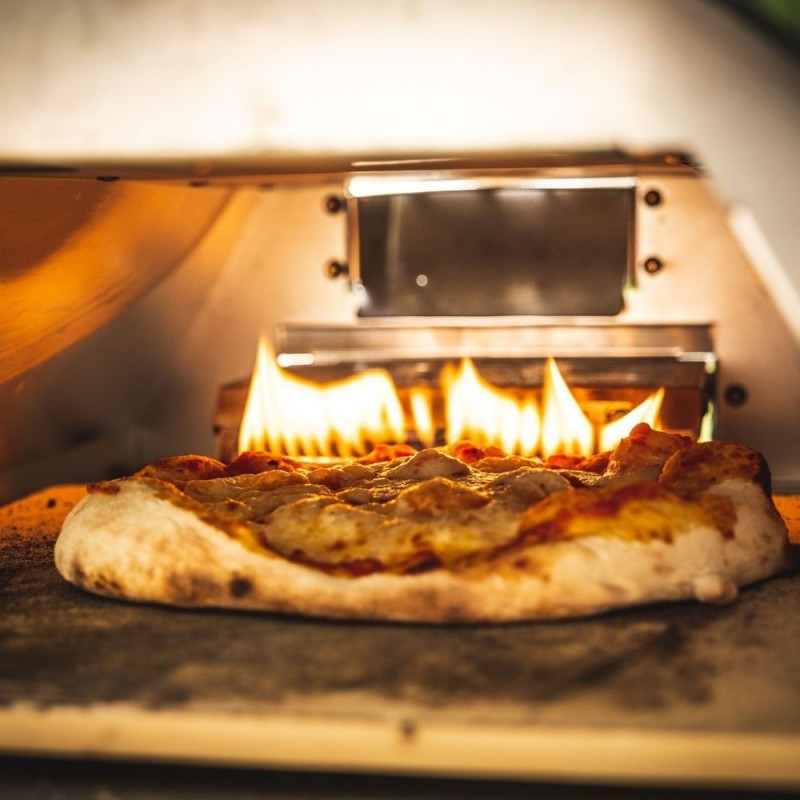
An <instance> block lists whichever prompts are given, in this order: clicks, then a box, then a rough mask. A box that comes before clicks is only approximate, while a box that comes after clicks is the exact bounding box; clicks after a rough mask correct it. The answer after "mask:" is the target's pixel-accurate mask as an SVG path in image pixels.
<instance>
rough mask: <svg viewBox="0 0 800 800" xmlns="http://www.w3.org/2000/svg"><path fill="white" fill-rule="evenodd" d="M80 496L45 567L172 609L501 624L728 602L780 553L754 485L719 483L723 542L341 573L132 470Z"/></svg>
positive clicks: (600, 546)
mask: <svg viewBox="0 0 800 800" xmlns="http://www.w3.org/2000/svg"><path fill="white" fill-rule="evenodd" d="M117 488H118V491H116V492H114V493H95V494H90V495H89V496H88V497H86V498H84V499H83V500H82V501H81V502H80V503H79V504H78V505H77V506H76V507H75V508H74V509H73V510H72V512H70V514H69V515H68V517H67V518H66V520H65V522H64V525H63V528H62V531H61V534H60V535H59V538H58V540H57V542H56V547H55V563H56V567H57V569H58V571H59V572H60V573H61V575H62V576H63V577H64V578H65V579H66V580H68V581H70V582H71V583H73V584H75V585H77V586H79V587H81V588H83V589H87V590H89V591H91V592H94V593H96V594H100V595H105V596H109V597H116V598H122V599H127V600H134V601H140V602H152V603H161V604H169V605H176V606H183V607H217V608H234V609H241V610H253V611H275V612H282V613H298V614H304V615H313V616H321V617H330V618H346V619H364V620H392V621H413V622H430V623H446V622H511V621H519V620H535V619H553V618H563V617H575V616H588V615H593V614H598V613H602V612H605V611H608V610H611V609H615V608H621V607H625V606H631V605H638V604H643V603H652V602H659V601H666V600H670V601H673V600H683V599H692V598H694V599H697V600H701V601H706V602H726V601H730V600H732V599H734V598H735V597H736V594H737V587H739V586H742V585H745V584H748V583H752V582H754V581H758V580H761V579H763V578H766V577H769V576H770V575H773V574H775V573H777V572H780V571H781V570H783V569H785V568H786V567H787V566H788V563H789V555H788V551H789V548H788V543H787V542H788V540H787V534H786V528H785V525H784V523H783V520H782V519H781V518H780V516H779V515H778V513H777V512H776V510H775V508H774V506H773V504H772V503H771V501H770V499H769V498H768V497H766V496H765V495H764V493H763V491H762V490H761V489H760V487H758V486H756V485H754V484H749V483H745V482H742V481H728V482H726V483H724V484H721V485H720V486H718V487H715V489H714V491H717V492H720V493H722V494H726V495H728V496H729V497H731V498H732V499H733V501H734V503H735V505H736V510H737V525H736V529H735V535H734V537H733V538H732V539H725V538H724V537H723V536H722V535H721V534H720V533H719V532H718V531H716V530H713V529H711V528H697V529H695V530H692V531H687V532H684V533H681V534H680V535H677V536H676V537H675V539H674V541H673V542H671V543H666V542H662V541H651V542H647V543H642V542H636V541H626V540H624V539H622V538H619V537H615V536H613V535H611V536H587V537H583V538H580V539H572V540H567V541H559V542H553V543H548V544H544V545H542V544H539V545H535V546H532V547H529V548H526V549H524V550H515V551H514V553H513V555H509V556H508V558H505V559H499V560H497V561H493V562H492V564H491V565H490V568H485V567H484V568H480V567H478V568H475V569H472V570H468V571H464V572H448V571H445V570H433V571H430V572H425V573H420V574H415V575H393V574H386V573H376V574H372V575H369V576H365V577H360V578H339V577H334V576H331V575H327V574H325V573H323V572H320V571H317V570H314V569H312V568H308V567H305V566H302V565H299V564H295V563H293V562H290V561H287V560H285V559H282V558H280V557H278V556H272V555H270V554H269V553H264V554H261V553H257V552H254V551H252V550H249V549H247V548H245V547H244V546H243V545H242V544H240V543H239V542H238V541H236V540H234V539H232V538H230V537H229V536H227V535H226V534H225V533H224V532H223V531H222V530H220V529H218V528H216V527H214V526H213V525H211V524H209V523H207V522H205V521H203V520H201V519H200V518H199V517H197V515H195V514H194V513H192V511H191V510H188V509H185V508H182V507H180V506H178V505H176V504H174V503H171V502H169V500H167V499H165V498H163V497H161V496H159V495H158V493H157V492H155V491H154V490H153V488H152V487H151V486H148V485H147V484H146V483H142V482H137V481H135V480H129V481H125V480H123V481H120V482H118V484H117Z"/></svg>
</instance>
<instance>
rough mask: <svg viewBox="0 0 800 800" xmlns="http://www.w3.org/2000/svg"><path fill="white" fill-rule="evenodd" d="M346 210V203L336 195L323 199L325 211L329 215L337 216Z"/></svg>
mask: <svg viewBox="0 0 800 800" xmlns="http://www.w3.org/2000/svg"><path fill="white" fill-rule="evenodd" d="M346 208H347V202H346V201H345V199H344V197H340V196H339V195H336V194H329V195H328V196H327V197H326V198H325V210H326V211H327V212H328V213H329V214H338V213H339V212H341V211H344V210H345V209H346Z"/></svg>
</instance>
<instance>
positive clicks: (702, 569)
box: [55, 424, 790, 623]
mask: <svg viewBox="0 0 800 800" xmlns="http://www.w3.org/2000/svg"><path fill="white" fill-rule="evenodd" d="M789 555H790V546H789V541H788V536H787V530H786V526H785V524H784V521H783V520H782V518H781V516H780V515H779V514H778V512H777V510H776V508H775V505H774V503H773V500H772V497H771V491H770V478H769V470H768V467H767V464H766V462H765V460H764V458H763V457H762V456H761V454H760V453H758V452H757V451H755V450H753V449H750V448H748V447H745V446H744V445H741V444H737V443H733V442H725V441H713V442H704V443H696V442H694V441H693V440H691V439H690V438H688V437H685V436H681V435H678V434H672V433H666V432H663V431H658V430H654V429H652V428H650V427H649V426H648V425H646V424H640V425H637V426H636V427H635V428H634V429H633V430H632V431H631V433H630V435H629V436H627V437H626V438H624V439H623V440H622V441H621V442H620V443H619V445H618V446H617V447H616V448H615V449H614V450H613V451H611V452H608V453H604V454H601V455H597V456H593V457H591V458H580V457H573V456H557V457H552V458H550V459H547V460H546V461H542V460H540V459H538V458H525V457H521V456H517V455H508V454H506V453H504V452H502V451H501V450H499V449H498V448H494V447H479V446H477V445H475V444H471V443H469V442H459V443H457V444H454V445H450V446H447V447H441V448H427V449H420V450H415V449H414V448H411V447H409V446H407V445H381V446H379V447H377V448H376V449H375V450H374V451H373V452H372V453H370V454H369V455H368V456H366V457H364V458H361V459H356V460H350V461H347V462H344V461H343V462H338V463H326V464H321V463H310V462H302V461H298V460H295V459H290V458H286V457H281V456H278V455H274V454H271V453H259V452H248V453H243V454H242V455H240V456H238V457H237V458H236V459H235V460H234V461H232V462H231V463H229V464H224V463H222V462H220V461H217V460H215V459H212V458H207V457H203V456H194V455H190V456H179V457H174V458H166V459H163V460H160V461H157V462H155V463H153V464H150V465H148V466H146V467H145V468H143V469H142V470H140V471H138V472H137V473H135V474H133V475H131V476H130V477H126V478H121V479H118V480H113V481H103V482H98V483H94V484H91V485H90V486H89V487H88V494H87V496H86V497H85V498H84V499H83V500H82V501H81V502H80V503H79V504H78V505H77V506H76V507H75V508H74V509H73V510H72V511H71V512H70V514H69V515H68V516H67V518H66V519H65V521H64V524H63V526H62V529H61V532H60V534H59V537H58V540H57V542H56V547H55V560H56V566H57V568H58V570H59V571H60V573H61V575H62V576H63V577H64V578H66V580H68V581H70V582H72V583H73V584H75V585H77V586H79V587H81V588H83V589H86V590H89V591H91V592H95V593H97V594H101V595H106V596H109V597H115V598H122V599H126V600H131V601H140V602H150V603H162V604H169V605H175V606H183V607H220V608H233V609H243V610H261V611H271V612H280V613H289V614H302V615H313V616H320V617H328V618H340V619H341V618H345V619H364V620H395V621H413V622H426V623H451V622H510V621H515V620H536V619H553V618H566V617H575V616H586V615H593V614H599V613H602V612H607V611H610V610H613V609H618V608H622V607H626V606H632V605H639V604H644V603H654V602H662V601H678V600H691V599H694V600H698V601H702V602H710V603H725V602H729V601H731V600H733V599H734V598H735V597H736V595H737V592H738V589H739V587H741V586H743V585H746V584H749V583H752V582H755V581H759V580H761V579H764V578H767V577H768V576H771V575H774V574H776V573H779V572H781V571H782V570H784V569H786V568H787V567H788V565H789Z"/></svg>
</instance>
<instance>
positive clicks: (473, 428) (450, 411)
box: [442, 358, 540, 455]
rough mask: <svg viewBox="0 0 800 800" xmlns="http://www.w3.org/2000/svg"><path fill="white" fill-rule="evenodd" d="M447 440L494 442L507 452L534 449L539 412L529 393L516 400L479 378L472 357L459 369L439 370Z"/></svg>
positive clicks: (537, 440)
mask: <svg viewBox="0 0 800 800" xmlns="http://www.w3.org/2000/svg"><path fill="white" fill-rule="evenodd" d="M442 388H443V390H444V396H445V415H446V421H447V427H446V437H447V441H448V442H457V441H459V440H460V439H469V440H470V441H472V442H475V444H478V445H497V446H498V447H501V448H502V449H503V450H505V451H506V452H508V453H513V452H515V451H517V452H520V453H522V454H524V455H530V454H532V453H534V452H536V447H537V445H538V444H539V429H540V425H539V414H538V409H537V407H536V401H535V400H534V399H533V397H532V396H530V397H526V398H525V399H524V400H523V402H521V403H520V402H519V401H518V400H517V398H516V397H514V395H513V394H512V393H511V392H504V391H502V390H500V389H497V388H495V387H494V386H492V385H491V384H490V383H489V382H488V381H486V380H485V379H484V378H482V377H481V376H480V375H479V374H478V371H477V370H476V369H475V365H474V364H473V363H472V359H470V358H465V359H463V360H462V362H461V365H460V366H459V367H458V368H455V367H453V366H452V365H450V364H448V365H447V366H445V368H444V370H443V371H442Z"/></svg>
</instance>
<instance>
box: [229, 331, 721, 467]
mask: <svg viewBox="0 0 800 800" xmlns="http://www.w3.org/2000/svg"><path fill="white" fill-rule="evenodd" d="M456 333H458V336H459V338H462V339H464V338H466V339H469V338H471V337H474V334H475V331H474V329H464V330H460V331H458V332H456V330H455V329H452V328H450V329H447V328H445V329H443V328H436V327H418V328H412V329H407V330H403V329H399V328H393V327H389V328H380V327H372V328H361V329H359V328H353V329H335V328H331V329H328V330H308V329H302V328H284V329H282V331H281V332H280V336H281V339H282V343H283V349H281V351H280V352H278V354H277V355H276V354H275V353H274V351H273V348H272V346H271V345H270V344H269V343H268V341H267V337H265V336H262V337H261V338H260V340H259V344H258V349H257V356H256V360H255V365H254V368H253V371H252V374H251V375H250V376H249V378H248V377H246V378H243V379H241V380H238V381H235V382H232V383H230V384H226V385H225V386H223V387H221V389H220V391H219V396H218V401H217V410H216V416H215V432H216V436H217V450H218V455H219V457H220V458H221V459H222V460H223V461H231V460H232V459H233V458H235V457H236V455H237V454H238V453H240V452H244V451H248V450H266V451H269V452H273V453H276V454H278V455H286V456H290V457H295V458H303V459H311V460H320V461H324V460H331V459H333V460H335V459H342V458H358V457H362V456H365V455H367V454H368V453H369V452H370V451H371V450H372V449H374V448H375V447H377V446H378V445H382V444H408V445H410V446H411V447H414V448H416V449H419V448H422V447H441V446H447V445H454V444H456V443H458V442H462V441H468V442H470V443H472V444H475V445H477V446H479V447H482V448H497V450H498V452H499V451H502V453H504V454H508V455H522V456H528V457H529V456H537V457H540V458H542V459H548V458H553V457H554V456H568V457H570V456H575V457H581V458H585V457H589V456H591V455H594V454H597V453H602V452H607V451H609V450H612V449H613V448H614V447H615V446H616V444H617V443H618V442H619V440H620V439H621V438H623V437H624V436H627V435H628V433H630V431H631V429H632V428H633V427H634V426H635V425H636V424H638V423H640V422H646V423H648V424H649V425H651V426H652V427H654V428H659V429H662V430H667V431H670V432H674V433H681V434H684V435H688V436H691V437H692V438H693V439H695V440H699V439H703V438H709V437H711V436H712V435H713V402H712V401H711V398H712V397H713V380H714V358H713V354H712V351H711V348H710V341H709V339H708V336H709V334H708V331H705V330H682V331H675V330H669V329H664V330H660V331H656V330H653V329H650V330H647V331H642V332H638V350H639V351H640V352H638V353H637V352H636V350H637V347H636V343H637V332H636V331H631V330H625V329H610V328H603V329H601V330H586V331H584V334H585V336H587V337H590V340H594V345H593V346H594V349H595V350H596V351H598V354H595V355H593V356H591V357H587V356H578V355H576V354H575V353H573V354H569V353H566V354H565V355H561V356H559V357H553V356H552V355H549V354H543V353H542V352H541V349H542V348H541V344H540V345H539V347H538V348H535V347H534V346H533V342H532V341H531V342H528V343H527V348H528V352H527V353H519V352H518V353H516V354H515V355H513V356H512V355H509V354H506V355H505V356H501V355H499V351H502V350H503V344H504V343H505V344H506V345H508V344H509V343H510V341H511V340H512V339H516V340H517V346H518V347H519V345H520V341H519V340H520V339H522V340H523V341H522V342H521V344H522V346H523V348H524V347H525V346H526V343H525V342H524V340H525V338H526V336H527V338H529V339H535V338H541V334H542V331H536V330H531V329H525V328H514V327H510V328H494V329H484V330H482V331H481V333H482V335H483V337H484V339H485V340H492V341H493V347H487V346H486V345H487V342H486V341H485V342H484V347H483V354H482V355H478V356H470V355H460V356H458V355H456V354H455V349H451V351H450V354H449V355H446V354H445V351H446V350H447V349H448V348H447V347H446V346H442V347H440V348H439V349H440V352H438V353H434V352H433V351H432V349H431V348H430V347H428V348H427V355H426V348H424V347H423V346H422V345H421V344H420V345H419V346H418V348H417V352H416V355H415V356H414V357H408V356H409V354H408V353H404V354H403V353H401V352H400V351H401V350H403V349H405V348H404V345H403V342H404V341H406V342H407V345H408V347H407V349H408V350H410V351H411V352H413V351H414V350H415V348H414V347H413V344H412V342H411V341H410V340H413V339H415V338H417V339H419V338H422V337H425V338H428V339H430V338H431V337H435V336H438V338H439V340H440V343H442V344H443V345H444V344H445V343H446V340H447V339H448V336H449V337H453V336H454V335H455V334H456ZM535 334H539V336H538V337H537V336H535ZM548 334H549V335H550V337H551V338H558V333H557V332H556V331H554V330H549V331H548ZM645 334H647V336H645ZM573 335H574V331H573ZM654 336H655V337H656V338H660V340H661V343H660V346H659V347H657V346H655V345H654V344H653V343H649V342H648V338H653V337H654ZM681 336H682V337H683V338H684V339H693V340H694V341H693V342H692V344H693V345H694V348H693V349H691V350H690V349H687V347H686V346H687V345H688V344H689V342H688V341H687V342H685V343H684V345H685V346H684V348H680V347H677V346H676V345H675V342H674V341H673V343H672V345H670V343H669V342H670V339H672V340H677V339H679V338H680V337H681ZM603 339H605V350H606V352H605V353H602V354H600V353H599V351H600V350H601V349H603V348H601V347H599V345H602V344H603V341H602V340H603ZM614 340H617V347H618V348H621V347H622V344H621V342H622V341H623V340H624V341H625V342H626V343H627V344H626V345H625V347H626V349H628V350H630V351H631V352H630V353H629V354H628V355H627V356H624V357H623V356H622V355H620V354H619V353H617V354H616V355H613V354H612V352H613V345H614ZM390 342H391V346H388V345H389V343H390ZM301 343H302V344H304V345H306V348H305V352H299V351H298V350H297V348H294V350H293V351H290V350H291V347H292V345H293V344H295V345H299V344H301ZM308 345H311V346H310V347H309V346H308ZM332 347H333V348H334V349H332ZM474 347H475V350H477V351H478V352H480V350H479V348H478V347H477V344H475V345H474ZM434 349H435V348H434ZM492 349H494V350H495V352H494V353H493V354H491V353H490V351H491V350H492ZM659 349H660V350H661V351H663V352H660V353H659V352H658V351H659ZM389 350H394V351H395V352H394V353H392V352H387V351H389ZM670 350H673V352H672V353H671V354H669V355H666V354H665V353H666V352H668V351H670ZM473 352H474V351H473Z"/></svg>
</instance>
